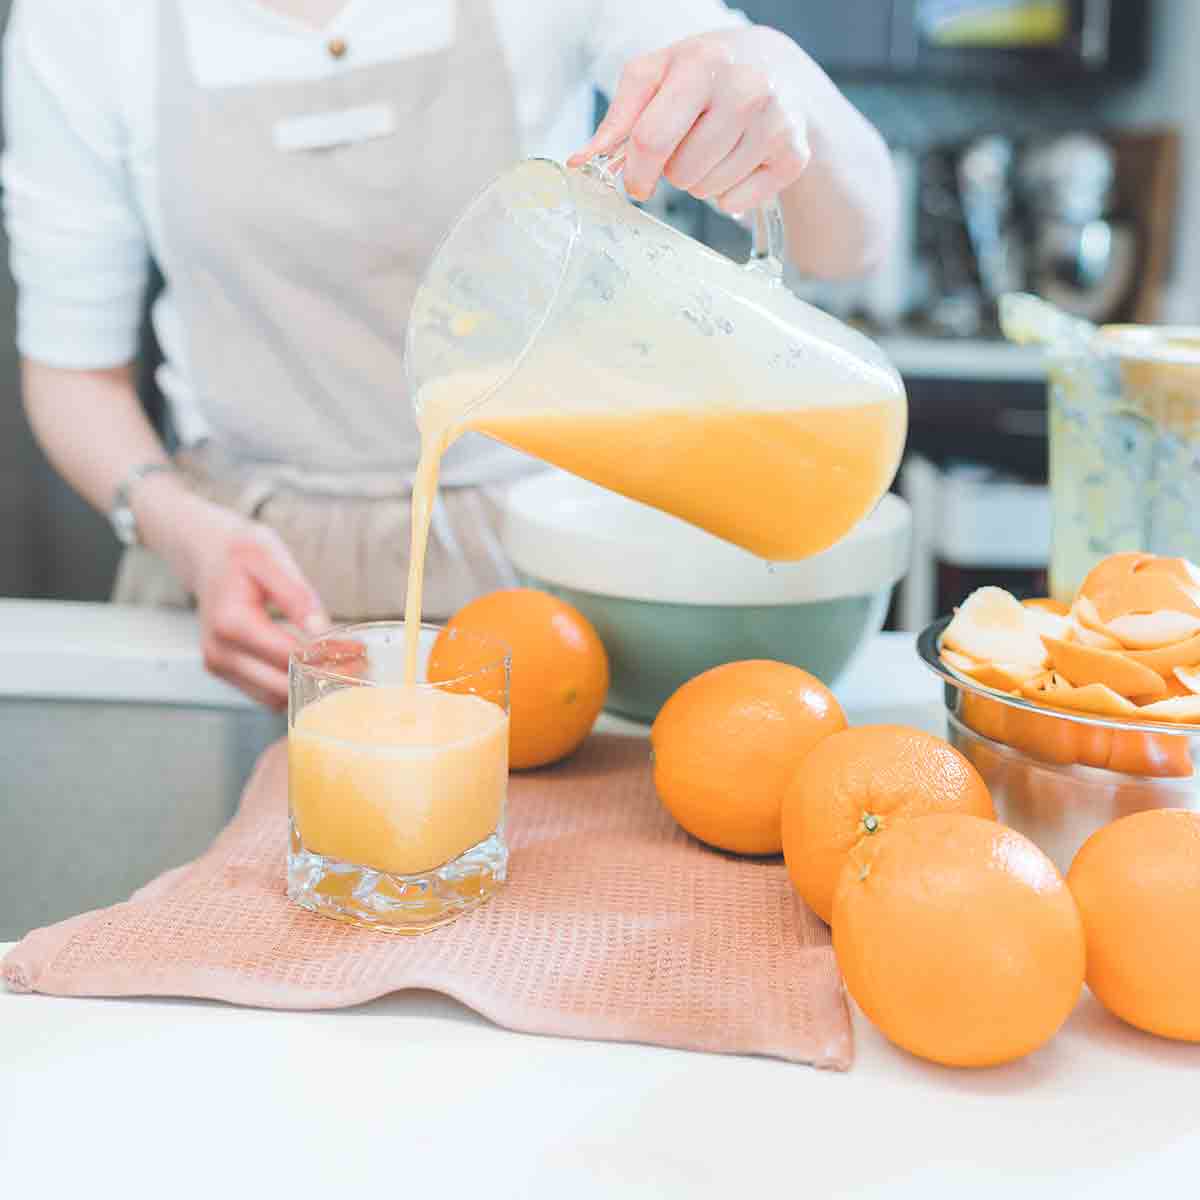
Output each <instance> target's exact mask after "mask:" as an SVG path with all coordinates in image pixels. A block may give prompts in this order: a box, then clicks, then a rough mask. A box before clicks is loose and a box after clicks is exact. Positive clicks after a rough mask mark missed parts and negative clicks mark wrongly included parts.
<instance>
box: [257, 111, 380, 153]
mask: <svg viewBox="0 0 1200 1200" xmlns="http://www.w3.org/2000/svg"><path fill="white" fill-rule="evenodd" d="M272 132H273V136H274V140H275V146H276V148H277V149H279V150H286V151H297V150H328V149H330V148H331V147H333V146H352V145H355V144H356V143H358V142H369V141H370V140H371V139H372V138H381V137H387V136H388V135H389V134H392V133H395V132H396V110H395V109H394V108H393V107H392V106H391V105H390V104H365V105H363V106H362V107H361V108H344V109H341V110H339V111H337V112H323V113H306V114H305V115H304V116H302V117H285V118H284V119H283V120H282V121H277V122H276V124H275V128H274V130H273V131H272Z"/></svg>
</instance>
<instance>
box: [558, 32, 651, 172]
mask: <svg viewBox="0 0 1200 1200" xmlns="http://www.w3.org/2000/svg"><path fill="white" fill-rule="evenodd" d="M669 65H670V51H669V50H660V51H658V52H657V53H655V54H643V55H642V56H641V57H640V58H635V59H633V60H632V61H631V62H629V64H628V65H627V66H626V67H625V70H624V71H623V72H622V73H621V81H620V83H619V84H618V85H617V91H616V94H615V95H614V96H613V98H612V101H611V103H610V104H609V106H608V112H607V113H606V114H605V116H604V120H603V121H601V122H600V127H599V128H598V129H597V130H596V132H595V133H594V134H593V135H592V139H591V141H589V142H588V144H587V145H586V146H584V147H583V149H582V150H578V151H576V152H575V153H574V154H572V155H571V157H570V158H569V159H567V164H568V165H569V166H572V167H577V166H579V165H580V164H581V163H585V162H587V160H588V159H589V158H592V157H593V156H594V155H596V154H611V153H612V151H613V150H615V149H616V147H617V146H618V145H619V144H620V143H621V142H622V141H624V140H625V138H627V137H628V136H629V135H630V133H631V132H632V131H633V127H634V124H635V123H636V122H637V119H638V117H640V116H641V115H642V111H643V109H645V107H646V105H647V104H649V103H650V101H651V100H652V99H654V96H655V94H656V93H657V91H658V89H659V87H660V86H661V85H662V82H663V80H664V79H665V78H666V74H667V68H668V66H669Z"/></svg>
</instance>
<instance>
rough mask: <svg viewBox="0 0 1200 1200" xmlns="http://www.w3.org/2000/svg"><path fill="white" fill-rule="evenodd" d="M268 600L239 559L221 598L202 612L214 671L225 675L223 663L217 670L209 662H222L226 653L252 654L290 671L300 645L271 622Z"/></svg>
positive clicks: (219, 593)
mask: <svg viewBox="0 0 1200 1200" xmlns="http://www.w3.org/2000/svg"><path fill="white" fill-rule="evenodd" d="M268 597H269V593H268V592H267V590H266V589H264V588H263V587H262V586H261V585H260V584H259V583H258V581H257V580H256V579H255V577H254V576H253V575H252V574H251V573H250V572H249V571H248V570H244V569H243V564H242V563H240V562H239V561H238V560H237V558H235V559H234V561H233V563H231V570H230V572H229V574H228V575H227V576H226V577H225V579H224V580H223V581H222V584H221V587H220V589H219V591H218V593H217V595H216V596H215V597H214V598H213V599H212V601H211V602H210V603H209V604H208V605H207V606H205V609H204V610H203V611H202V612H201V620H202V623H203V625H204V631H205V636H206V645H205V662H206V664H207V665H208V667H209V669H210V670H212V671H214V672H215V673H216V674H221V671H220V670H219V669H218V667H219V665H220V663H219V662H218V664H217V666H214V665H213V664H212V663H209V662H208V658H209V657H210V656H211V657H213V658H215V659H218V660H219V659H220V658H221V657H222V655H224V654H226V653H229V654H235V653H236V654H252V655H253V656H254V657H255V658H257V659H260V660H261V661H262V662H264V663H267V664H269V665H270V666H272V667H274V668H275V669H276V670H279V671H286V670H287V665H288V659H289V658H290V657H291V654H292V651H293V650H294V649H295V648H296V647H297V646H298V645H299V641H298V639H297V638H295V637H293V636H292V635H291V634H289V633H288V632H287V631H286V630H285V629H284V628H282V627H281V626H280V625H277V624H276V623H275V622H274V621H272V620H271V618H270V616H269V615H268V612H267V603H268Z"/></svg>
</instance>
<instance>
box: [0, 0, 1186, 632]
mask: <svg viewBox="0 0 1200 1200" xmlns="http://www.w3.org/2000/svg"><path fill="white" fill-rule="evenodd" d="M740 7H742V8H743V9H744V10H745V11H746V12H747V13H748V14H749V15H750V16H751V17H752V18H753V19H755V20H758V21H762V22H764V23H767V24H771V25H774V26H776V27H778V28H779V29H782V30H784V31H785V32H786V33H788V34H790V35H791V36H793V37H794V38H796V40H797V41H799V42H800V43H801V44H802V45H803V46H805V47H806V48H807V49H808V50H809V52H810V53H811V54H812V55H813V56H814V57H815V58H816V59H817V60H818V61H820V62H821V63H822V64H823V65H824V66H825V67H826V68H827V69H828V70H829V71H830V73H831V74H832V75H833V76H834V78H835V79H836V80H837V81H838V82H839V84H841V86H842V87H843V88H844V89H845V90H846V92H847V93H848V94H849V96H850V97H851V99H852V100H853V101H854V102H855V103H856V104H857V105H858V106H859V107H860V108H861V109H862V110H863V111H864V112H865V113H866V114H867V115H868V116H869V117H870V118H871V119H872V120H873V121H874V122H875V124H876V125H877V126H878V127H879V128H880V129H881V130H882V132H883V133H884V135H885V136H886V138H887V139H888V141H889V143H890V144H891V146H892V147H893V150H894V153H895V156H896V161H897V165H898V167H899V170H900V176H901V179H902V180H903V186H904V211H903V219H902V229H901V237H900V240H899V244H898V245H897V247H896V250H895V253H894V254H893V256H892V258H891V260H890V261H889V262H888V263H887V264H886V266H885V267H884V268H883V269H882V270H880V271H878V272H877V273H875V274H874V275H873V276H872V277H871V278H869V279H866V280H863V281H861V282H859V283H855V284H851V285H847V284H842V285H838V286H836V287H832V286H827V285H820V284H815V283H813V282H812V281H806V280H801V279H792V280H790V282H791V284H792V286H793V287H795V288H796V290H797V291H798V292H800V294H801V295H803V296H805V297H806V298H808V299H811V300H813V301H814V302H816V303H819V304H821V305H822V306H824V307H827V308H829V309H830V310H831V311H833V312H835V313H837V314H838V315H839V316H842V317H844V318H846V319H848V320H852V321H854V322H855V323H858V324H860V325H862V326H863V327H864V328H865V329H867V330H868V331H869V332H870V333H871V334H872V335H873V336H875V337H877V338H878V339H879V340H880V341H881V342H882V343H883V344H884V346H885V347H886V348H887V350H888V351H889V353H890V355H891V357H892V358H893V360H894V361H895V363H896V365H897V367H898V368H899V369H900V370H901V372H902V373H903V375H904V377H905V380H906V382H907V386H908V391H909V399H910V404H911V434H910V439H909V454H908V460H907V462H906V465H905V468H904V470H903V472H902V474H901V477H900V479H899V481H898V483H897V489H898V490H900V491H901V492H903V493H904V494H905V495H906V496H907V497H908V499H909V500H910V502H911V503H912V504H913V506H914V512H915V517H916V539H915V540H916V550H915V557H914V562H913V568H912V571H911V572H910V575H909V579H908V581H907V582H906V584H905V585H904V587H903V588H902V589H901V590H900V592H899V593H898V596H897V600H896V603H895V605H894V609H893V613H892V618H891V619H892V623H893V624H896V625H898V626H900V627H904V628H917V627H919V626H920V625H922V624H924V623H925V621H927V620H928V619H930V618H931V617H932V616H933V615H934V614H935V612H942V611H945V610H946V608H947V607H948V606H949V605H950V604H952V603H954V602H955V601H956V600H958V599H959V598H960V597H961V595H963V594H964V593H965V591H966V590H968V589H969V588H970V587H971V586H973V584H974V582H975V581H976V580H977V579H980V580H982V579H986V580H988V581H989V582H1005V581H1007V582H1008V584H1009V585H1010V586H1012V587H1013V588H1014V589H1015V590H1018V591H1024V592H1044V591H1045V586H1044V579H1043V573H1044V570H1045V564H1046V559H1047V555H1048V550H1049V540H1050V530H1049V502H1048V497H1047V493H1046V489H1045V478H1046V419H1045V411H1046V404H1045V382H1044V368H1043V365H1042V362H1041V356H1040V354H1039V353H1038V352H1037V351H1035V350H1031V349H1024V348H1018V347H1014V346H1010V345H1008V344H1006V343H1004V342H1003V341H1001V340H1000V338H999V334H998V332H997V328H996V320H995V303H994V301H995V297H996V296H997V295H998V294H999V293H1001V292H1003V291H1006V290H1010V289H1013V288H1020V289H1028V290H1031V291H1036V292H1039V293H1041V294H1043V295H1045V296H1047V297H1048V298H1050V299H1052V300H1053V301H1054V302H1055V303H1057V304H1059V305H1060V306H1063V307H1066V308H1068V309H1070V310H1072V311H1075V312H1077V313H1079V314H1080V315H1082V316H1086V317H1088V318H1089V319H1092V320H1096V321H1142V322H1152V321H1167V322H1171V323H1176V324H1200V71H1198V70H1197V64H1198V63H1200V3H1197V2H1196V0H1007V2H1006V0H838V2H837V3H813V0H743V2H742V3H741V5H740ZM8 8H9V0H0V17H2V18H3V19H5V20H6V19H7V15H8ZM652 207H653V208H654V209H655V210H657V211H658V212H659V213H660V215H662V216H663V217H664V218H665V219H667V220H669V221H671V222H672V223H673V224H676V225H678V226H680V227H681V228H683V229H685V230H687V231H688V232H689V233H692V234H694V235H695V236H697V237H699V238H701V239H702V240H705V241H707V242H709V243H710V244H713V245H715V246H718V247H720V248H723V249H726V250H728V251H729V252H731V253H738V252H739V250H740V252H741V253H743V254H744V252H745V250H744V248H741V246H740V243H741V241H742V240H743V239H744V235H743V233H742V232H741V230H740V229H739V228H738V227H736V226H735V225H733V224H732V223H731V222H729V221H727V220H725V219H724V218H723V217H721V216H719V215H718V214H716V213H715V212H713V211H712V210H710V209H709V208H707V207H706V206H705V205H703V204H701V203H698V202H696V201H693V200H691V199H690V198H688V197H684V196H681V195H680V194H678V193H675V192H672V191H671V190H670V189H666V188H664V189H660V193H659V195H658V196H657V197H656V198H655V201H654V202H653V204H652ZM3 259H4V262H5V263H7V247H4V254H3ZM14 308H15V293H14V290H13V287H12V283H11V280H10V279H9V278H8V276H7V270H6V269H5V270H4V271H3V273H2V274H0V328H2V330H3V333H2V334H0V389H2V395H0V514H2V516H3V520H2V521H0V595H6V596H20V597H35V598H58V599H102V598H105V597H106V596H107V594H108V591H109V588H110V585H111V582H112V576H113V572H114V569H115V565H116V561H117V556H118V551H117V546H116V543H115V540H114V538H113V536H112V534H111V532H110V530H109V527H108V524H107V522H106V521H105V520H104V519H103V518H102V517H99V516H97V515H96V514H94V513H92V512H90V511H89V510H88V509H87V508H86V507H85V506H84V505H83V503H82V502H81V501H79V500H77V499H76V498H75V497H74V496H73V495H72V494H71V493H70V492H69V491H68V490H67V489H66V487H65V486H64V485H62V484H61V483H59V482H58V481H57V479H56V478H55V477H54V476H53V474H52V473H51V472H50V470H49V469H48V467H47V466H46V464H45V463H44V462H43V460H42V458H41V456H40V454H39V453H38V451H37V450H36V448H35V447H34V445H33V442H32V440H31V438H30V436H29V434H28V432H27V429H26V427H25V422H24V418H23V416H22V413H21V406H20V402H19V396H18V378H17V362H16V352H15V349H14V347H13V342H12V335H11V329H12V327H13V320H14ZM153 354H154V349H153V346H152V345H150V344H149V343H148V344H147V360H148V364H147V369H145V370H144V371H143V378H144V380H145V381H146V384H145V389H144V392H145V396H146V402H147V405H148V406H149V407H150V408H151V410H152V412H154V413H155V414H157V413H158V411H159V406H158V403H157V398H156V397H155V396H154V394H153V390H152V383H151V382H150V380H151V371H150V370H149V365H151V364H152V361H153Z"/></svg>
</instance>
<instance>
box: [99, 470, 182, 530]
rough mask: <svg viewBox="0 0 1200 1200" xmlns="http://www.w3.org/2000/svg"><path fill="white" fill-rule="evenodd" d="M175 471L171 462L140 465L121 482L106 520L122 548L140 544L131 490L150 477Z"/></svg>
mask: <svg viewBox="0 0 1200 1200" xmlns="http://www.w3.org/2000/svg"><path fill="white" fill-rule="evenodd" d="M175 470H176V467H175V464H174V463H172V462H162V461H157V462H147V463H140V464H139V465H138V466H136V467H134V468H133V470H132V471H130V472H129V474H128V475H126V476H125V478H124V479H123V480H121V482H120V484H119V485H118V486H117V490H116V493H115V495H114V496H113V503H112V508H111V509H110V510H109V514H108V519H109V521H110V522H111V523H112V527H113V532H114V533H115V534H116V535H117V540H118V541H119V542H120V543H121V544H122V545H123V546H140V545H141V544H142V539H141V535H140V533H139V531H138V524H137V518H136V517H135V516H134V514H133V489H134V488H135V487H137V485H138V484H139V483H141V481H142V480H143V479H146V478H148V477H149V476H151V475H158V474H160V473H162V472H171V473H174V472H175Z"/></svg>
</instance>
